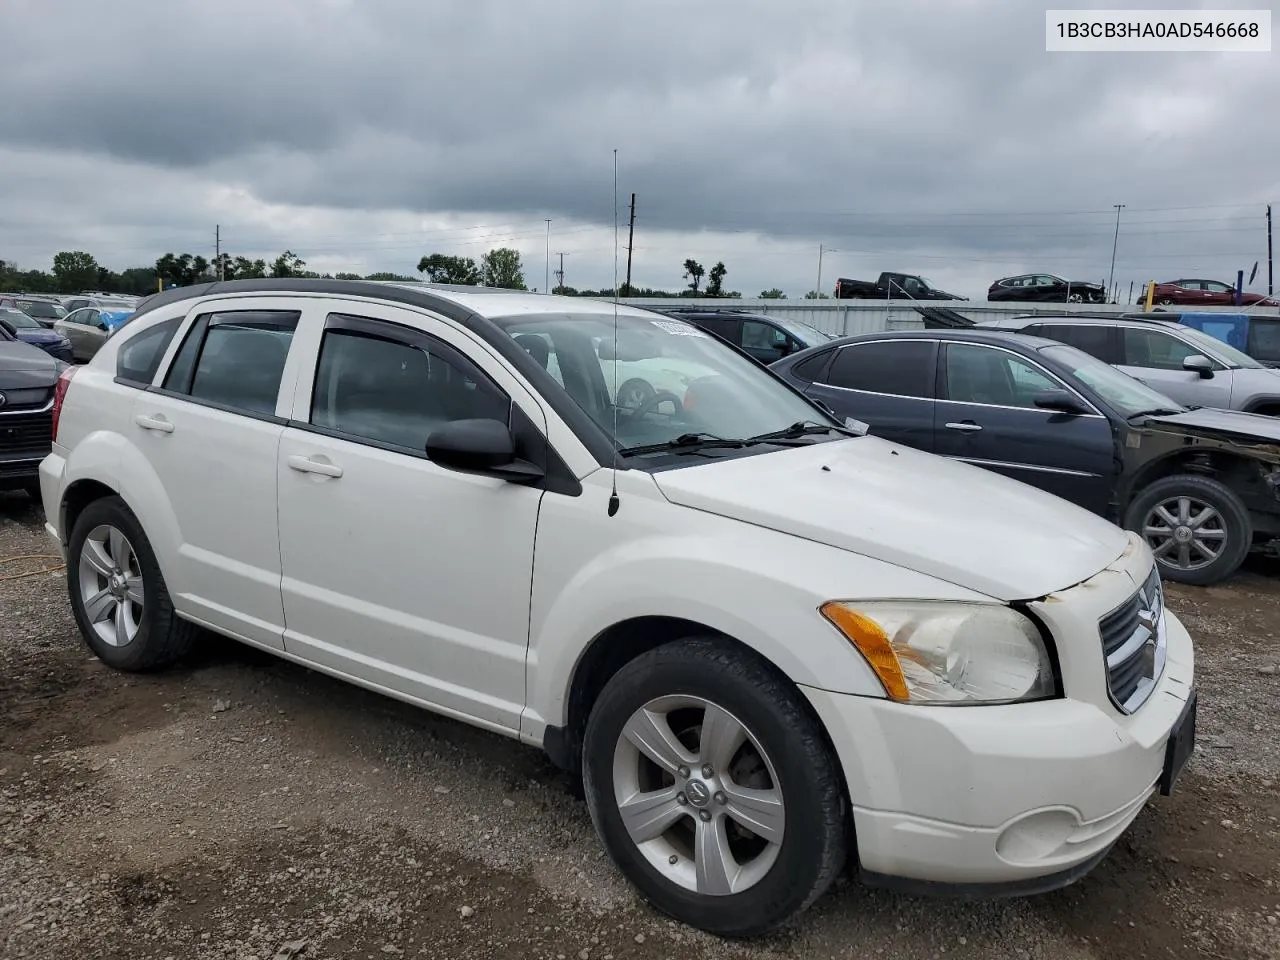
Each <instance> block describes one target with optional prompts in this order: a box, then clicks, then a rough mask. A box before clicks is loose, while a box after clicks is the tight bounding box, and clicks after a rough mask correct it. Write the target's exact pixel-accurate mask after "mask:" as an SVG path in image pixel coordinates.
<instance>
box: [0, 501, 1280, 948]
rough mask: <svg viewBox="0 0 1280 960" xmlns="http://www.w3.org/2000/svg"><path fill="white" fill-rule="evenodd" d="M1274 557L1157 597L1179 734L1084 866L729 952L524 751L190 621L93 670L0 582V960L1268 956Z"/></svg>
mask: <svg viewBox="0 0 1280 960" xmlns="http://www.w3.org/2000/svg"><path fill="white" fill-rule="evenodd" d="M42 523H43V517H42V516H41V515H40V512H39V510H38V509H37V508H35V507H33V506H31V505H30V504H29V502H28V501H27V500H26V499H25V498H24V497H22V496H21V495H17V494H15V495H12V496H4V495H0V558H15V557H19V556H23V555H29V554H45V553H48V544H47V543H46V542H45V540H44V534H43V532H42ZM48 563H49V561H39V560H21V561H16V562H10V563H7V564H4V565H3V566H0V578H3V577H12V576H13V575H15V574H21V573H25V572H30V571H38V570H40V568H41V567H42V566H46V565H48ZM1278 575H1280V568H1277V567H1272V568H1270V569H1269V568H1267V567H1264V566H1254V567H1252V568H1251V569H1250V570H1249V572H1247V573H1245V574H1242V575H1241V576H1240V577H1238V578H1237V579H1236V580H1235V581H1233V582H1232V583H1231V584H1230V585H1229V586H1224V587H1219V588H1211V589H1206V590H1194V589H1183V588H1173V589H1171V590H1170V594H1171V596H1170V605H1171V606H1172V607H1173V608H1174V609H1176V610H1177V612H1178V613H1179V614H1180V615H1181V616H1182V617H1183V618H1184V619H1185V621H1186V622H1187V624H1188V626H1189V627H1190V628H1191V630H1192V631H1193V633H1194V634H1195V636H1196V637H1197V638H1198V641H1199V647H1198V658H1199V682H1200V688H1201V713H1200V716H1201V720H1200V723H1201V731H1202V733H1201V741H1200V748H1199V750H1198V752H1197V753H1196V755H1195V756H1194V757H1193V759H1192V761H1191V765H1190V766H1189V767H1188V769H1187V771H1186V773H1184V778H1183V779H1182V780H1180V781H1179V786H1178V790H1177V793H1176V795H1175V796H1174V797H1172V798H1167V799H1159V800H1157V801H1155V802H1153V803H1152V804H1150V805H1149V806H1148V808H1147V809H1146V810H1145V811H1144V812H1143V813H1142V815H1141V816H1140V817H1139V819H1138V821H1137V823H1136V824H1135V826H1134V828H1133V829H1132V830H1131V831H1130V833H1129V834H1128V835H1127V836H1126V837H1125V838H1124V839H1123V840H1122V841H1121V842H1120V844H1118V845H1117V847H1116V848H1115V850H1114V851H1113V853H1112V855H1111V856H1110V857H1109V858H1108V859H1107V860H1106V861H1105V862H1104V863H1103V864H1102V865H1101V866H1100V867H1099V868H1098V869H1097V870H1095V871H1094V872H1093V873H1092V874H1090V875H1089V876H1088V877H1086V878H1085V879H1084V880H1082V881H1080V882H1079V883H1077V884H1075V885H1074V886H1072V887H1070V888H1068V889H1066V890H1063V891H1060V892H1057V893H1053V894H1048V895H1045V896H1041V897H1036V898H1031V899H1024V900H1011V901H1000V902H993V903H981V904H965V903H953V902H943V901H934V900H917V899H910V898H906V897H901V896H897V895H893V894H889V893H884V892H877V891H869V890H866V889H864V888H862V887H860V886H859V885H857V884H856V883H848V882H841V883H840V885H839V886H838V887H837V889H835V890H834V891H833V892H832V894H831V895H829V896H827V897H826V898H824V899H823V900H822V901H821V902H820V903H819V904H818V906H817V907H816V908H814V909H813V910H812V911H810V912H809V913H808V914H806V915H805V917H804V918H803V919H802V920H801V921H800V922H799V923H798V924H797V925H796V927H795V928H794V929H791V930H788V931H787V932H785V933H783V934H781V935H778V936H775V937H773V938H771V939H768V940H766V941H763V942H757V943H752V944H735V943H726V942H721V941H718V940H715V939H713V938H711V937H707V936H705V935H702V934H699V933H695V932H691V931H689V930H688V929H685V928H681V927H678V926H677V925H675V924H672V923H670V922H668V921H667V920H665V919H663V918H662V917H660V916H658V915H656V914H655V913H653V912H652V911H651V910H650V909H649V908H648V907H646V906H645V905H644V904H642V903H640V902H639V901H638V900H637V898H636V897H635V896H634V895H633V894H632V892H631V891H630V889H629V888H628V886H627V885H626V884H625V883H624V882H623V881H622V880H621V879H620V878H619V876H618V875H617V874H616V873H615V871H614V870H613V869H612V867H611V865H610V864H609V863H608V861H607V860H605V859H604V857H603V856H602V854H601V852H600V849H599V847H598V845H597V843H596V841H595V838H594V835H593V833H592V830H591V825H590V822H589V820H588V817H587V813H586V810H585V807H584V805H583V804H582V803H581V802H579V801H577V800H575V799H574V798H573V796H572V793H571V791H570V790H569V787H568V784H567V782H566V781H565V779H564V778H563V777H562V776H561V775H560V774H558V773H557V772H556V771H555V770H553V769H552V768H551V767H550V766H549V765H548V764H547V763H546V761H545V760H544V759H543V758H542V756H541V754H540V753H538V752H537V751H534V750H530V749H528V748H525V747H522V746H520V745H518V744H516V743H513V742H511V741H508V740H505V739H502V738H499V737H496V736H492V735H490V734H486V733H483V732H479V731H476V730H473V729H471V728H469V727H466V726H463V725H461V724H458V723H454V722H452V721H448V720H444V719H440V718H437V717H433V716H431V715H429V714H426V713H423V712H421V711H417V710H414V709H412V708H409V707H406V706H403V705H401V704H398V703H396V702H393V701H390V700H386V699H384V698H381V697H378V696H375V695H373V694H370V693H366V692H364V691H362V690H359V689H356V688H354V687H350V686H348V685H345V684H341V683H339V682H337V681H334V680H331V679H329V678H326V677H324V676H321V675H319V674H316V673H312V672H310V671H308V670H305V669H301V668H298V667H295V666H293V665H291V664H287V663H285V662H283V661H279V660H276V659H275V658H272V657H270V656H267V655H265V654H258V653H256V652H254V651H251V650H248V649H247V648H243V647H241V646H239V645H237V644H234V643H229V642H223V641H218V640H214V639H210V641H209V642H208V643H206V644H204V645H203V646H202V648H201V650H200V652H199V654H198V655H197V656H196V657H195V658H194V659H193V660H192V661H191V662H189V663H187V664H185V665H183V666H182V667H181V668H178V669H174V670H171V671H168V672H165V673H161V674H158V675H154V676H146V677H141V676H129V675H125V674H120V673H116V672H114V671H111V670H109V669H107V668H105V667H103V666H102V665H101V664H100V663H99V662H98V661H96V660H94V659H92V658H91V656H90V654H89V652H88V650H87V648H85V647H84V646H83V644H82V643H81V641H80V640H79V637H78V634H77V632H76V629H75V627H74V625H73V623H72V620H71V616H70V613H69V611H68V607H67V602H66V592H65V590H66V588H65V580H64V578H63V574H61V573H60V572H52V573H37V574H35V575H33V576H28V577H22V578H20V579H8V580H0V613H2V614H3V622H4V623H5V625H6V626H5V630H4V635H3V636H2V637H0V712H2V716H0V956H3V957H14V958H18V957H23V958H27V957H31V958H35V957H49V958H53V957H58V958H65V957H70V956H75V957H120V958H126V957H127V958H130V960H149V958H166V957H171V958H175V960H183V958H200V960H203V958H227V960H248V958H258V960H287V958H292V957H298V958H300V960H313V958H315V960H318V958H368V957H373V958H386V957H396V956H405V957H442V958H443V957H449V958H464V957H486V958H538V957H541V958H552V960H573V958H579V960H615V958H616V960H624V958H668V957H669V958H677V957H691V958H692V957H708V958H715V957H741V958H766V957H767V958H804V960H817V958H826V957H849V958H852V957H858V958H872V960H874V958H880V957H884V958H903V960H906V958H912V960H915V958H934V960H940V958H970V957H999V958H1002V960H1004V958H1010V960H1012V958H1033V957H1034V958H1055V960H1056V958H1063V960H1066V958H1094V957H1117V958H1124V960H1140V958H1148V957H1149V958H1157V957H1159V958H1164V957H1192V956H1195V957H1209V958H1217V960H1222V958H1232V960H1234V958H1275V957H1280V789H1278V788H1277V783H1278V782H1280V706H1277V698H1278V697H1280V676H1278V675H1277V671H1276V667H1277V665H1278V664H1280V643H1278V642H1277V639H1276V633H1277V632H1280V618H1278V617H1277V616H1276V610H1277V604H1276V601H1277V597H1280V588H1278V587H1277V576H1278Z"/></svg>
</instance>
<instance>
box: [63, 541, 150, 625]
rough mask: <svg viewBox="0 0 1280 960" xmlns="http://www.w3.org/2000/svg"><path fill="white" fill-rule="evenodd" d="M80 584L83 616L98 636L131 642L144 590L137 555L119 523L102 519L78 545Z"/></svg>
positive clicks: (142, 605)
mask: <svg viewBox="0 0 1280 960" xmlns="http://www.w3.org/2000/svg"><path fill="white" fill-rule="evenodd" d="M79 586H80V601H81V603H82V604H83V605H84V613H85V619H87V620H88V622H89V624H90V625H91V626H92V628H93V631H94V632H95V633H96V634H97V635H98V637H99V639H101V640H102V642H103V643H105V644H107V645H109V646H112V647H124V646H127V645H128V644H130V643H132V642H133V640H134V638H135V637H137V635H138V630H139V629H140V628H141V625H142V617H143V611H144V609H145V601H146V594H145V593H144V591H143V584H142V570H141V568H140V566H139V564H138V555H137V553H136V552H135V551H134V549H133V544H131V543H130V542H129V538H128V537H126V536H125V535H124V533H123V532H122V531H121V530H120V529H119V528H118V527H115V526H112V525H111V524H106V523H104V524H100V525H99V526H96V527H94V528H93V529H92V530H90V531H89V535H88V536H87V537H86V538H85V541H84V545H83V546H82V547H81V548H80V564H79Z"/></svg>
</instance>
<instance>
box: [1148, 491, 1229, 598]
mask: <svg viewBox="0 0 1280 960" xmlns="http://www.w3.org/2000/svg"><path fill="white" fill-rule="evenodd" d="M1125 526H1126V527H1127V528H1128V529H1130V530H1133V531H1136V532H1137V533H1138V534H1139V535H1140V536H1141V537H1142V538H1143V539H1144V540H1145V541H1146V542H1147V545H1148V546H1150V547H1151V551H1152V553H1154V554H1155V558H1156V563H1157V564H1159V566H1160V575H1161V576H1162V577H1163V578H1164V579H1166V580H1174V581H1177V582H1179V583H1189V584H1195V585H1197V586H1207V585H1209V584H1211V583H1217V582H1218V581H1220V580H1225V579H1226V578H1227V577H1229V576H1231V575H1232V574H1233V573H1235V572H1236V571H1237V570H1238V569H1240V565H1241V564H1242V563H1244V558H1245V557H1246V556H1248V553H1249V548H1250V547H1251V546H1252V544H1253V522H1252V521H1251V520H1250V519H1249V511H1248V509H1247V508H1246V507H1245V505H1244V503H1243V502H1241V500H1240V497H1239V496H1237V495H1236V493H1235V491H1233V490H1232V489H1231V488H1230V487H1228V486H1227V485H1226V484H1224V483H1221V482H1220V481H1218V480H1215V479H1213V478H1212V477H1202V476H1196V475H1193V474H1179V475H1176V476H1172V477H1164V478H1162V479H1160V480H1157V481H1156V482H1155V483H1153V484H1151V485H1150V486H1148V487H1146V488H1145V489H1144V490H1142V491H1141V492H1139V493H1138V495H1137V496H1136V497H1134V499H1133V502H1132V503H1130V504H1129V509H1128V510H1127V511H1126V513H1125Z"/></svg>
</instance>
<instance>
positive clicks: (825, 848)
mask: <svg viewBox="0 0 1280 960" xmlns="http://www.w3.org/2000/svg"><path fill="white" fill-rule="evenodd" d="M583 752H584V756H583V761H584V762H583V770H584V774H583V775H584V788H585V791H586V796H587V803H588V806H589V808H590V811H591V818H592V821H593V822H594V824H595V827H596V830H597V832H598V833H599V834H600V837H601V840H602V841H603V843H604V846H605V848H606V849H607V850H608V852H609V855H610V856H611V857H612V858H613V861H614V862H615V863H616V864H617V865H618V867H619V869H621V870H622V872H623V873H624V874H625V875H626V876H627V878H628V879H629V880H630V881H631V882H632V883H633V884H635V886H636V887H637V888H638V889H639V891H640V893H641V895H642V896H643V897H644V898H645V899H646V900H648V901H649V902H650V903H652V904H653V905H654V906H655V907H657V908H658V909H659V910H661V911H663V912H664V913H666V914H668V915H669V916H672V917H674V918H675V919H677V920H680V921H682V922H684V923H687V924H689V925H691V926H694V927H698V928H700V929H703V930H706V931H708V932H710V933H714V934H717V935H719V936H726V937H747V936H756V935H758V934H761V933H765V932H767V931H769V930H771V929H773V928H775V927H777V926H779V925H780V924H782V923H784V922H786V921H787V920H788V919H790V918H792V917H794V916H795V915H797V914H798V913H800V912H801V911H803V910H805V909H806V908H807V907H808V906H809V905H810V904H812V903H813V902H814V901H815V900H816V899H817V898H818V897H819V896H821V895H822V893H823V892H824V891H825V890H826V889H827V888H828V887H829V886H830V884H831V883H832V881H833V880H834V879H835V877H836V875H837V874H838V873H839V871H840V869H841V867H842V866H843V864H844V858H845V853H846V842H847V837H848V832H847V831H848V827H847V820H846V816H845V811H844V803H843V791H842V788H841V778H840V774H839V769H838V766H837V760H836V758H835V757H834V755H833V754H832V751H831V749H830V747H829V746H828V745H827V742H826V739H825V737H824V736H823V733H822V730H821V729H820V728H819V726H818V724H817V722H816V720H815V719H814V718H813V717H812V716H811V714H810V713H809V712H808V711H807V710H806V709H805V708H804V705H803V702H802V700H801V698H800V695H799V693H798V692H797V691H796V689H795V687H794V686H793V685H792V684H790V683H788V682H787V681H786V680H785V679H784V678H782V677H779V676H778V675H776V674H775V673H774V672H773V670H772V669H770V668H769V667H767V666H766V665H764V664H763V663H761V662H759V661H758V660H756V659H755V658H754V657H753V656H752V655H751V654H749V653H746V652H744V651H742V650H739V649H737V648H736V647H735V646H733V645H732V644H729V643H728V642H726V641H722V640H718V639H715V638H693V639H688V640H682V641H678V642H675V643H670V644H666V645H664V646H662V647H659V648H657V649H656V650H653V651H650V652H649V653H646V654H643V655H641V656H640V657H638V658H636V659H635V660H633V661H631V662H630V663H629V664H627V665H626V666H625V667H623V668H622V669H621V670H620V671H618V673H617V674H615V675H614V677H613V678H612V679H611V680H610V681H609V683H608V684H607V685H606V686H605V688H604V690H603V691H602V692H601V694H600V697H599V699H598V700H597V701H596V704H595V706H594V708H593V709H592V712H591V717H590V720H589V721H588V725H587V732H586V738H585V743H584V746H583Z"/></svg>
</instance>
